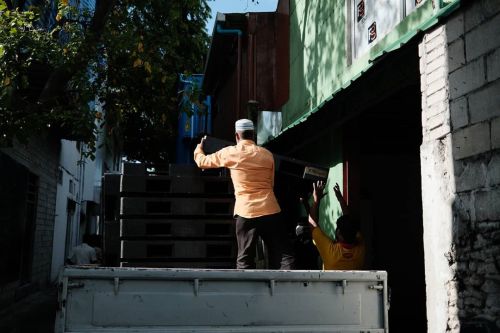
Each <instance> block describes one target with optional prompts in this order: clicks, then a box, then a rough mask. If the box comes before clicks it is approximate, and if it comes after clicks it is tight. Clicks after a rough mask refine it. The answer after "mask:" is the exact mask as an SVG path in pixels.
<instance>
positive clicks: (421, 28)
mask: <svg viewBox="0 0 500 333" xmlns="http://www.w3.org/2000/svg"><path fill="white" fill-rule="evenodd" d="M459 7H460V1H456V2H452V3H450V4H448V5H445V7H443V8H441V9H440V10H438V11H437V12H436V14H434V15H433V16H432V17H430V18H429V19H428V20H427V21H425V22H423V23H422V24H420V25H419V26H418V27H417V28H416V29H415V30H412V31H410V32H408V33H406V34H404V35H403V36H402V37H400V38H399V39H398V40H397V41H395V42H394V43H392V44H391V45H389V46H387V47H386V48H384V49H382V50H381V51H380V52H378V53H376V54H375V55H374V56H372V57H370V59H369V65H368V66H367V67H365V68H364V69H363V70H361V71H360V72H359V73H358V74H355V75H354V76H353V77H352V78H351V79H349V80H348V81H346V82H345V83H344V84H343V85H342V86H341V87H340V88H339V89H337V90H335V91H334V92H333V93H332V94H331V95H329V96H328V97H327V98H326V99H325V100H324V101H322V102H321V103H320V104H319V105H318V106H316V107H315V108H313V109H312V110H310V111H309V112H307V113H305V114H304V115H302V116H301V117H300V118H298V119H297V120H295V121H294V122H293V123H291V124H290V125H288V126H287V127H285V128H284V129H282V130H281V132H280V133H279V134H278V135H277V136H276V137H274V138H273V139H272V140H270V141H268V142H266V144H267V143H269V142H271V141H274V140H276V139H278V138H279V137H280V136H281V135H282V134H283V133H285V132H286V131H288V130H290V129H292V128H294V127H296V126H297V125H299V124H301V123H303V122H304V121H306V120H307V119H308V118H309V117H310V116H311V115H313V114H314V113H316V112H318V111H319V110H320V109H321V108H322V107H323V106H324V105H325V104H326V103H327V102H329V101H330V100H332V99H333V98H334V97H335V95H337V94H338V93H339V92H340V91H342V90H344V89H347V88H348V87H349V86H350V85H351V84H352V82H354V81H355V80H357V79H358V78H360V77H361V76H362V75H363V74H364V73H365V72H366V71H368V70H369V69H370V68H371V67H372V66H373V63H374V62H375V61H376V60H378V59H379V58H380V57H382V56H383V55H384V54H386V53H389V52H392V51H395V50H397V49H399V48H401V47H402V46H403V45H405V44H406V43H408V42H409V41H410V40H411V39H412V38H413V37H415V36H416V35H417V34H418V33H420V32H422V31H426V30H428V29H429V28H431V27H433V26H434V25H435V24H437V23H438V22H439V19H441V18H443V17H447V16H448V15H450V14H451V13H452V12H453V11H455V10H456V9H458V8H459Z"/></svg>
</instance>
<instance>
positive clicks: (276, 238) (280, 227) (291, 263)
mask: <svg viewBox="0 0 500 333" xmlns="http://www.w3.org/2000/svg"><path fill="white" fill-rule="evenodd" d="M257 230H258V232H259V235H260V236H261V237H262V239H263V240H264V243H265V244H266V247H267V249H268V254H269V268H270V269H287V270H289V269H294V268H295V257H294V255H293V250H292V245H291V244H290V241H289V240H288V237H287V234H286V228H285V225H284V223H283V220H282V218H281V214H273V215H268V216H265V217H262V218H259V223H258V224H257Z"/></svg>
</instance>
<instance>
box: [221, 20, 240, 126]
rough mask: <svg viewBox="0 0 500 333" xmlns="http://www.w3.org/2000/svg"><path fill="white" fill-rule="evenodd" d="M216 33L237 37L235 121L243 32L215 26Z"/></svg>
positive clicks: (238, 112) (237, 111)
mask: <svg viewBox="0 0 500 333" xmlns="http://www.w3.org/2000/svg"><path fill="white" fill-rule="evenodd" d="M216 31H217V33H219V34H221V35H233V34H237V35H238V64H237V67H236V81H237V84H236V86H237V87H236V89H237V90H236V119H239V118H240V88H241V82H240V76H241V36H242V35H243V31H241V30H240V29H223V28H222V26H221V25H220V24H217V30H216Z"/></svg>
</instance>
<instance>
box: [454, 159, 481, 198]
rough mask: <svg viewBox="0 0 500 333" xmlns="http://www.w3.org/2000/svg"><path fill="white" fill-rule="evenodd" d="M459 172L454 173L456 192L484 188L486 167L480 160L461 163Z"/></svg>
mask: <svg viewBox="0 0 500 333" xmlns="http://www.w3.org/2000/svg"><path fill="white" fill-rule="evenodd" d="M462 164H463V165H462V168H460V171H459V172H458V173H457V172H456V173H455V180H456V190H457V192H465V191H471V190H476V189H480V188H484V187H485V186H486V175H487V170H486V165H485V163H484V162H483V161H481V160H476V159H474V160H471V161H465V160H464V161H463V162H462Z"/></svg>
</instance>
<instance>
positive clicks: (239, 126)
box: [234, 119, 254, 132]
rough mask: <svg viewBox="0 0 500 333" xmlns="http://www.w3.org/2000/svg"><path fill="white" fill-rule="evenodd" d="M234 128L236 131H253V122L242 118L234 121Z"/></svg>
mask: <svg viewBox="0 0 500 333" xmlns="http://www.w3.org/2000/svg"><path fill="white" fill-rule="evenodd" d="M234 129H235V131H236V132H240V131H253V130H254V127H253V122H252V121H251V120H249V119H240V120H237V121H236V122H235V123H234Z"/></svg>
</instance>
